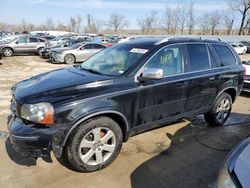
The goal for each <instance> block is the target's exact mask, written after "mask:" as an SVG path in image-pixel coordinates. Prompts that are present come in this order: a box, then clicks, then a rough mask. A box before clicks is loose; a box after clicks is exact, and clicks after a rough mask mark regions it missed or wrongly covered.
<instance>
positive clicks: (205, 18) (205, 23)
mask: <svg viewBox="0 0 250 188" xmlns="http://www.w3.org/2000/svg"><path fill="white" fill-rule="evenodd" d="M197 23H198V25H199V27H200V29H201V30H202V34H203V35H205V34H207V33H208V31H209V14H208V13H204V14H203V15H202V16H201V17H199V18H198V20H197Z"/></svg>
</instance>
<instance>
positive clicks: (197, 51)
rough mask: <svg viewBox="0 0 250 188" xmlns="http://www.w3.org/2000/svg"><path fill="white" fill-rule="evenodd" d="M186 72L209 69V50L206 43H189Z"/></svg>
mask: <svg viewBox="0 0 250 188" xmlns="http://www.w3.org/2000/svg"><path fill="white" fill-rule="evenodd" d="M186 47H187V53H188V62H187V63H186V65H185V66H186V68H185V69H186V72H192V71H199V70H205V69H209V68H210V65H209V58H208V50H207V46H206V45H205V44H187V45H186Z"/></svg>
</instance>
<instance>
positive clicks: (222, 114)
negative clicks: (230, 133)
mask: <svg viewBox="0 0 250 188" xmlns="http://www.w3.org/2000/svg"><path fill="white" fill-rule="evenodd" d="M231 110H232V97H231V96H230V95H229V94H228V93H222V94H221V95H220V96H219V97H218V98H217V99H216V101H215V103H214V104H213V106H212V108H211V110H210V111H209V112H207V113H206V114H204V117H205V120H206V122H207V123H208V124H209V125H210V126H222V125H223V124H224V123H225V122H226V121H227V119H228V117H229V115H230V113H231Z"/></svg>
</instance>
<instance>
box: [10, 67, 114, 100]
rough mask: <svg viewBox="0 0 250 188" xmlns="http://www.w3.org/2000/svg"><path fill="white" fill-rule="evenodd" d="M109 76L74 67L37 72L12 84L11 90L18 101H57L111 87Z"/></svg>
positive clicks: (111, 79) (112, 81)
mask: <svg viewBox="0 0 250 188" xmlns="http://www.w3.org/2000/svg"><path fill="white" fill-rule="evenodd" d="M113 85H114V79H113V78H112V77H110V76H105V75H99V74H94V73H90V72H88V71H84V70H80V69H78V68H76V67H70V68H65V69H58V70H54V71H51V72H47V73H43V74H39V75H37V76H34V77H31V78H29V79H27V80H24V81H21V82H19V83H17V84H16V85H14V86H13V88H12V92H13V95H14V97H15V99H16V100H17V101H18V102H19V103H20V104H23V103H35V102H51V103H53V102H57V101H61V100H66V99H69V98H76V97H78V96H83V95H84V94H85V93H86V92H87V93H88V94H90V93H91V92H92V91H94V92H96V91H97V90H102V89H104V88H106V87H113Z"/></svg>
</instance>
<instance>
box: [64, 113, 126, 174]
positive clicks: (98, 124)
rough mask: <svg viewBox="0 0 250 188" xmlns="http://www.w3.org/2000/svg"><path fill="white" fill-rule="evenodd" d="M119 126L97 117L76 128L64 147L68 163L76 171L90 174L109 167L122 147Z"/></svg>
mask: <svg viewBox="0 0 250 188" xmlns="http://www.w3.org/2000/svg"><path fill="white" fill-rule="evenodd" d="M122 141H123V135H122V131H121V128H120V127H119V125H118V124H117V123H116V122H115V121H114V120H112V119H111V118H109V117H97V118H93V119H90V120H88V121H86V122H85V123H83V124H81V125H80V126H78V127H77V128H76V129H75V130H74V131H73V132H72V134H71V135H70V137H69V140H68V142H67V145H66V155H67V158H68V161H69V162H70V164H71V165H72V167H73V168H74V169H75V170H76V171H80V172H92V171H96V170H100V169H103V168H105V167H107V166H108V165H110V164H111V163H112V162H113V161H114V160H115V158H116V157H117V156H118V154H119V152H120V150H121V147H122Z"/></svg>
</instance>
